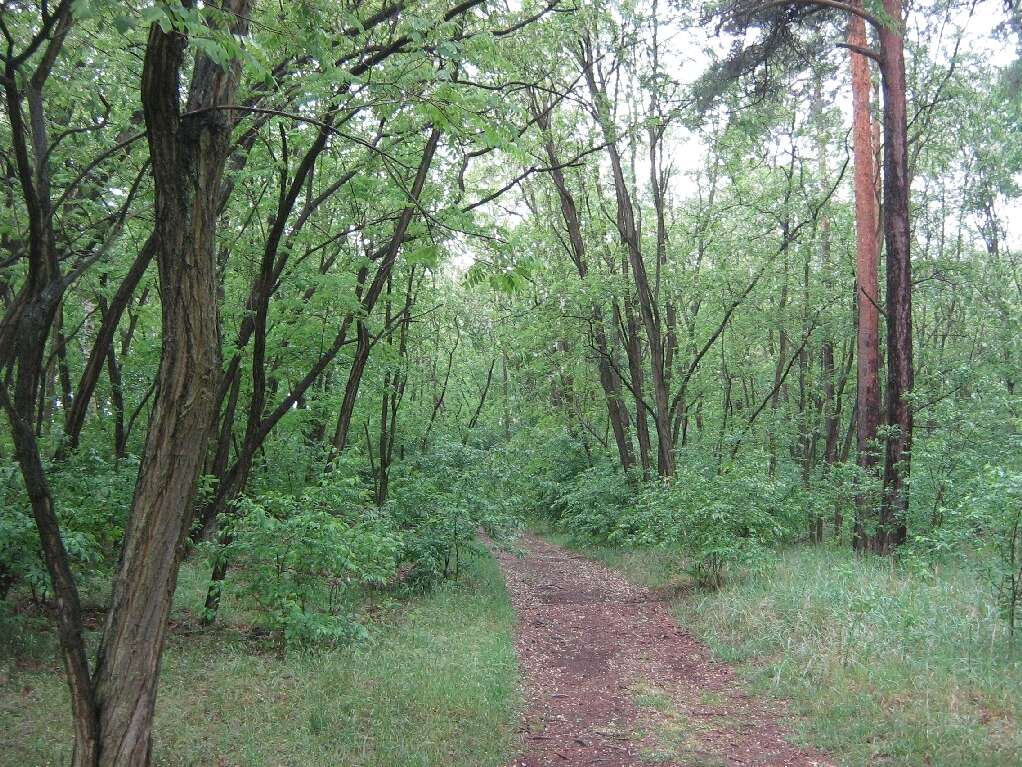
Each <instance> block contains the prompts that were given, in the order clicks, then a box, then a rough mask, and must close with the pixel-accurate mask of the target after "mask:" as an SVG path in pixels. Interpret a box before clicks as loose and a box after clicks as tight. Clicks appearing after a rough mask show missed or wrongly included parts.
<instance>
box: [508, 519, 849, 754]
mask: <svg viewBox="0 0 1022 767" xmlns="http://www.w3.org/2000/svg"><path fill="white" fill-rule="evenodd" d="M521 545H522V546H523V547H524V548H525V549H526V551H527V553H526V555H525V556H524V557H517V556H515V555H513V554H510V553H506V552H498V553H497V558H498V560H499V561H500V564H501V568H502V569H503V571H504V578H505V580H506V582H507V587H508V591H509V592H510V594H511V601H512V604H513V605H514V607H515V609H516V610H517V612H518V629H517V637H516V644H517V651H518V659H519V664H520V666H521V669H522V674H523V678H524V684H525V698H526V711H525V718H524V722H523V727H522V730H523V732H522V737H523V741H524V754H522V755H521V756H519V757H518V758H517V759H516V760H515V761H514V762H512V765H511V767H548V766H549V765H558V766H559V767H583V766H585V767H589V766H590V765H593V766H597V765H599V766H600V767H638V766H639V765H677V766H678V767H732V766H737V765H742V766H744V765H755V767H829V765H830V763H829V762H828V761H827V760H826V758H825V757H824V755H823V754H821V753H814V752H809V751H806V750H803V749H799V748H797V747H795V746H793V745H791V744H790V743H789V742H788V741H787V740H786V739H785V735H786V732H785V729H784V727H783V726H782V724H781V720H782V719H783V716H784V714H783V712H781V711H780V710H779V708H780V707H779V705H778V704H776V703H770V702H766V701H760V700H757V699H754V698H752V697H750V696H749V695H748V694H747V693H745V692H744V690H743V689H742V687H741V684H740V683H739V682H738V680H737V679H736V678H735V675H734V672H733V670H732V669H731V668H730V667H728V666H727V665H725V664H722V663H718V662H715V661H714V660H712V658H711V657H710V653H709V651H708V650H707V649H706V647H704V646H703V645H702V644H700V643H699V642H697V641H696V640H695V639H694V638H693V637H691V636H690V635H689V634H687V633H685V632H684V631H682V630H681V629H680V628H679V627H678V625H677V624H676V623H675V621H674V619H673V617H672V616H671V614H670V612H669V610H668V606H667V605H666V604H665V603H663V602H662V601H659V600H658V599H657V597H656V596H655V595H654V594H653V593H652V592H650V591H648V590H647V589H643V588H639V587H636V586H633V585H631V584H629V583H628V582H627V581H626V580H625V579H624V578H623V577H622V576H620V575H619V574H617V573H615V572H614V571H612V570H610V569H608V568H606V567H604V566H603V565H600V564H598V563H596V562H593V561H591V560H589V559H586V558H584V557H582V556H578V555H576V554H572V553H571V552H568V551H566V550H564V549H562V548H560V547H559V546H555V545H553V544H551V543H548V542H546V541H543V540H542V539H540V538H537V537H535V536H533V535H526V536H525V537H524V538H523V539H522V541H521Z"/></svg>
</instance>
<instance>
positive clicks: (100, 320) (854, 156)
mask: <svg viewBox="0 0 1022 767" xmlns="http://www.w3.org/2000/svg"><path fill="white" fill-rule="evenodd" d="M884 8H885V10H884V12H883V15H882V16H878V15H874V14H873V13H872V12H867V11H863V10H862V9H861V8H858V6H853V5H848V6H846V5H845V4H844V3H840V2H838V3H835V2H828V3H822V4H814V3H812V2H809V3H791V4H784V3H764V4H755V3H753V4H749V3H745V2H734V3H731V2H725V3H709V4H706V5H700V4H697V3H684V2H680V3H674V2H672V3H661V2H658V1H657V0H648V1H646V0H644V1H643V2H634V3H633V2H629V3H617V2H596V3H583V4H574V5H570V6H569V4H566V3H563V2H558V0H551V2H549V3H547V2H536V1H534V0H526V2H522V3H508V4H495V3H488V2H483V0H469V1H468V2H463V3H450V4H447V3H443V2H433V0H427V2H422V3H405V2H396V3H391V2H389V1H387V2H369V3H361V2H355V3H349V2H316V1H313V2H300V3H284V4H281V3H264V2H256V1H254V0H224V2H211V3H192V2H180V3H179V2H163V1H162V0H160V1H158V2H155V3H148V2H142V3H128V4H123V3H113V2H106V1H105V0H87V1H86V0H74V2H71V1H70V0H65V1H63V2H58V3H31V2H4V3H2V4H0V21H2V25H0V33H2V36H3V41H2V42H0V47H2V48H3V52H2V55H0V63H2V64H3V66H4V73H3V76H2V84H3V89H4V92H5V95H6V106H5V111H4V114H3V117H2V118H0V191H2V193H3V198H4V206H3V209H2V211H0V312H2V315H3V317H2V320H0V409H2V411H3V414H4V421H3V424H4V426H3V429H2V430H0V603H2V604H0V609H2V610H3V611H4V612H5V616H6V617H5V618H4V620H5V621H12V622H11V624H10V625H12V626H15V625H20V624H17V620H16V619H14V618H11V617H10V616H12V615H15V614H21V613H24V611H25V610H26V609H30V608H31V606H32V605H35V606H36V607H41V606H46V605H49V606H51V607H52V611H53V616H54V618H55V621H56V626H57V633H58V637H59V641H60V644H61V647H62V652H63V658H64V662H65V666H66V669H67V673H68V678H69V681H70V683H71V690H72V707H73V709H74V716H75V722H76V744H77V745H76V749H77V750H76V752H75V760H76V764H80V765H91V764H114V763H115V762H116V760H115V759H114V757H109V758H110V759H112V760H114V761H104V759H107V757H104V756H103V754H107V755H109V754H110V753H111V751H110V749H111V748H112V746H111V743H115V742H116V743H120V741H119V740H118V738H119V733H123V731H124V729H125V728H126V727H127V725H126V724H125V722H126V721H127V719H126V718H125V717H126V715H125V713H124V712H125V711H128V710H129V709H132V707H135V706H137V707H138V710H146V711H149V714H148V715H147V716H148V717H149V719H147V720H146V723H144V724H143V725H142V726H140V727H137V728H136V727H134V725H132V728H131V731H132V732H133V733H136V737H137V742H132V743H131V744H129V745H128V746H124V748H126V749H128V751H130V752H131V753H130V754H128V753H127V752H125V753H126V754H127V755H126V756H124V759H125V760H126V761H123V762H116V763H123V764H129V763H130V764H136V763H137V764H141V763H143V762H144V761H146V760H147V759H148V754H149V752H150V742H149V738H150V724H151V716H152V713H151V711H152V705H151V702H152V701H153V700H154V699H155V695H156V683H155V681H154V680H155V675H156V669H158V668H159V658H160V653H161V652H162V646H163V641H164V633H165V630H166V625H167V619H168V616H169V614H170V609H171V601H172V596H173V593H174V589H175V586H176V583H177V573H178V570H179V567H180V565H181V562H182V561H183V560H185V561H188V562H189V565H190V566H191V565H194V566H196V567H202V568H205V569H206V570H208V571H209V576H210V577H209V581H208V583H207V584H206V586H205V589H206V593H207V596H206V599H205V604H204V607H203V608H202V610H201V613H200V614H199V615H197V616H196V619H197V621H198V622H201V623H202V625H204V626H207V627H208V626H209V625H210V624H214V623H216V621H217V620H218V617H219V611H220V609H221V605H222V602H223V601H224V600H229V602H230V604H232V605H235V606H241V609H244V610H246V611H250V613H251V615H252V616H254V618H253V620H254V621H255V622H256V623H258V624H259V625H260V626H261V628H262V630H264V631H266V632H268V633H269V634H270V635H272V637H273V641H274V642H275V643H276V645H277V647H278V649H279V650H280V651H282V652H284V651H286V650H287V649H288V648H290V647H294V646H297V645H313V646H330V645H333V646H336V645H344V644H347V643H350V642H352V641H355V642H358V641H364V640H365V638H366V636H367V633H366V623H367V621H369V620H370V617H367V615H366V614H365V612H364V611H363V610H362V605H363V603H364V601H365V600H367V599H368V598H369V596H368V595H371V594H373V593H374V592H378V591H380V590H387V591H388V592H393V593H395V594H397V593H409V592H412V591H421V590H428V589H430V588H434V587H437V586H438V585H440V584H442V583H443V582H444V581H448V580H451V579H457V578H459V576H460V574H461V572H462V570H463V563H464V561H465V559H466V558H467V557H472V556H474V555H475V554H476V553H478V551H479V550H480V549H479V547H480V546H482V545H483V544H482V543H480V537H479V532H480V531H484V532H485V533H486V534H488V535H489V536H490V537H491V538H493V539H495V540H497V541H498V543H499V544H501V545H502V544H503V542H504V541H506V540H507V539H509V538H510V533H512V532H513V531H514V530H515V528H516V527H519V526H521V525H523V524H525V523H526V522H527V521H528V520H530V519H531V520H535V519H536V518H543V519H544V521H545V523H549V524H552V525H554V526H556V527H558V528H559V529H561V530H562V531H568V532H570V533H572V534H574V535H575V536H578V537H579V538H580V539H585V540H588V541H590V542H595V543H608V544H613V545H627V546H638V547H646V548H651V549H652V548H657V549H668V550H671V551H676V552H681V553H682V554H683V555H684V561H685V562H686V565H684V567H685V568H687V570H688V571H689V573H690V574H691V575H692V576H693V577H694V578H695V580H696V581H697V582H698V583H699V584H701V585H702V586H705V587H710V588H719V587H721V586H722V585H724V584H725V583H726V582H728V581H729V580H735V579H738V578H742V577H748V578H752V579H754V578H755V577H756V574H757V573H759V572H762V571H763V568H764V567H765V565H766V564H767V563H769V562H771V561H774V560H775V558H776V555H777V551H778V550H779V548H781V547H784V546H788V545H791V544H815V545H832V546H836V547H849V548H850V547H852V546H855V548H856V550H858V551H860V552H861V553H862V554H863V556H869V554H868V553H867V552H872V553H874V554H893V555H894V556H895V557H896V558H897V561H898V562H899V563H900V564H901V566H904V567H916V568H923V569H926V568H931V567H935V566H936V565H938V564H941V563H946V562H948V561H949V560H955V561H956V562H958V563H960V564H961V565H962V566H964V567H968V568H974V569H975V571H976V572H977V573H979V574H980V575H981V576H982V577H983V578H984V579H985V580H986V582H988V583H989V586H990V589H991V593H992V594H993V595H995V599H996V600H997V604H998V605H1000V608H1001V612H1002V614H1003V617H1004V618H1006V620H1007V621H1008V625H1009V626H1010V627H1011V628H1012V629H1014V627H1015V624H1016V620H1017V615H1018V613H1019V611H1020V608H1022V450H1020V447H1022V443H1020V436H1019V435H1020V430H1022V393H1020V390H1019V386H1020V381H1019V379H1020V375H1022V262H1020V260H1019V254H1018V253H1019V252H1018V250H1017V248H1018V247H1019V242H1020V241H1019V237H1020V232H1019V229H1018V221H1017V218H1018V203H1019V197H1020V192H1019V186H1018V183H1019V174H1020V172H1022V151H1020V147H1022V141H1020V139H1022V119H1020V107H1022V101H1020V99H1019V89H1018V80H1019V65H1018V62H1017V61H1016V60H1015V57H1014V56H1011V55H1008V54H1010V53H1011V49H1012V47H1013V46H1016V45H1022V43H1020V42H1019V37H1018V30H1019V22H1018V14H1017V11H1016V10H1012V9H1011V8H1008V9H1007V10H1003V9H1000V8H993V7H990V8H987V7H986V6H968V7H966V6H962V5H961V4H958V3H954V2H945V1H944V0H934V1H933V2H928V3H926V4H924V5H922V6H915V5H914V6H913V7H912V8H911V9H910V13H908V14H907V17H906V21H905V22H904V24H901V23H900V22H899V21H898V19H900V18H901V17H902V12H903V9H902V7H901V4H900V3H898V2H895V0H887V2H886V3H885V4H884ZM849 14H851V15H852V16H855V17H858V18H862V17H863V16H865V17H866V21H867V22H868V23H869V24H870V30H869V32H868V34H867V36H866V39H867V42H868V44H869V45H875V48H870V49H869V50H867V51H866V54H868V57H869V58H873V59H879V60H881V61H882V62H883V67H881V70H882V72H883V76H884V78H886V79H882V80H881V78H880V76H879V72H875V73H874V76H876V78H877V80H876V82H877V84H879V85H882V86H883V87H882V88H880V91H881V92H882V93H883V100H882V101H881V102H880V103H873V104H872V107H870V106H869V100H870V98H873V97H872V96H871V94H870V93H869V89H868V88H867V89H866V92H865V98H866V102H867V106H866V111H865V112H862V111H860V112H858V115H859V117H858V118H856V119H860V118H861V117H862V116H863V114H865V117H866V118H867V119H866V130H865V132H862V131H858V130H851V129H850V126H851V125H852V122H851V121H850V119H849V104H850V103H851V95H850V88H851V87H853V82H854V79H853V78H852V76H851V74H850V72H849V58H850V56H853V55H854V56H860V53H861V51H860V53H854V54H853V53H851V52H850V50H849V49H848V48H847V46H843V45H840V43H842V41H844V40H845V35H846V31H847V27H848V19H849ZM995 25H996V28H994V27H995ZM714 30H716V31H717V32H718V33H720V36H716V37H715V36H714V33H713V31H714ZM902 43H903V44H904V47H905V54H904V55H903V56H902V55H901V45H902ZM859 48H860V49H861V46H859ZM855 49H856V46H855V45H853V46H852V50H855ZM989 50H994V51H996V52H998V54H999V57H1000V58H998V59H996V60H995V59H994V58H992V57H991V56H989V55H988V52H989ZM860 58H861V60H862V61H864V62H865V61H866V60H867V57H864V56H860ZM898 66H901V67H903V68H904V75H905V82H904V83H901V84H900V85H899V83H898V82H897V77H896V76H895V75H896V71H897V67H898ZM866 72H867V78H866V79H867V81H868V79H869V77H868V72H869V65H868V64H867V66H866ZM867 84H868V83H867ZM857 94H858V95H857V97H856V98H857V99H859V97H860V96H862V95H863V94H862V92H861V91H857ZM856 103H857V104H859V103H860V101H858V100H857V101H856ZM870 109H871V110H872V111H871V112H870ZM899 110H900V112H899ZM906 110H907V111H906ZM870 114H872V117H870ZM899 115H900V116H899ZM870 120H872V121H873V122H870ZM899 121H900V122H899ZM856 124H857V125H859V126H860V127H861V123H856ZM870 126H873V127H872V128H871V127H870ZM881 126H883V131H884V134H883V135H884V136H885V138H884V140H883V141H882V142H881ZM899 126H900V127H899ZM873 128H875V136H874V132H873ZM902 134H904V135H902ZM863 136H865V139H863ZM871 137H872V138H871ZM899 137H901V138H903V139H904V141H901V142H900V143H899ZM863 140H865V141H866V143H867V144H868V147H866V148H865V156H869V157H874V156H879V157H880V159H881V162H880V165H879V166H877V167H873V166H872V164H871V167H870V169H869V173H868V174H866V175H865V176H862V174H861V173H860V174H858V176H857V178H858V177H864V178H866V180H867V183H866V188H865V192H864V188H863V186H862V183H861V178H860V180H859V181H856V180H855V179H854V178H853V176H854V175H855V174H854V173H853V171H854V170H855V164H856V163H859V170H860V171H861V170H862V165H861V163H862V158H863V156H864V155H863V152H862V151H860V152H858V153H857V152H855V151H854V150H855V148H856V143H855V142H856V141H858V142H860V143H859V144H858V145H857V146H858V149H859V150H863V144H862V143H861V142H862V141H863ZM872 142H876V146H874V145H873V143H872ZM881 143H882V144H883V146H882V147H881V146H880V144H881ZM906 174H907V175H906ZM874 176H879V177H881V178H882V179H883V181H884V183H883V191H882V193H880V192H879V191H878V188H877V186H876V184H875V183H874V182H875V181H876V179H875V178H874ZM864 193H868V196H870V197H871V198H872V200H873V203H874V207H875V203H876V201H877V199H878V198H879V199H881V201H882V203H883V205H882V207H883V214H882V215H881V216H880V218H879V220H877V219H873V218H870V219H869V220H865V219H864V218H863V215H862V208H861V206H860V204H859V203H860V202H861V200H862V195H863V194H864ZM901 203H905V208H904V211H902V209H901V207H900V205H901ZM867 230H872V231H873V234H874V235H875V234H876V232H877V231H880V232H881V233H882V234H884V235H885V237H886V240H885V244H884V245H883V246H882V247H877V246H875V243H874V248H873V250H872V252H867V251H868V250H869V249H868V247H866V246H864V244H863V233H864V232H866V231H867ZM874 239H875V238H874ZM864 248H865V249H864ZM881 253H882V254H883V256H884V259H885V260H884V263H882V264H881V263H880V260H879V259H880V256H881ZM864 257H870V258H872V261H871V262H870V263H871V264H872V268H873V269H874V272H875V271H876V270H877V269H878V268H879V271H880V273H881V276H882V278H885V279H881V280H880V282H879V284H880V285H882V286H883V287H882V288H880V289H877V288H876V286H874V288H873V292H874V293H875V294H876V300H875V301H874V300H873V299H872V297H871V296H872V293H871V292H870V290H871V289H870V288H869V286H868V285H866V284H865V283H864V282H863V280H864V277H863V275H864V274H868V271H866V272H864V271H863V266H862V264H863V258H864ZM878 264H879V266H878ZM906 277H907V278H908V279H907V280H906ZM874 279H875V275H874ZM871 316H872V317H873V320H874V321H875V320H876V318H877V317H878V316H879V317H881V324H884V326H885V327H884V331H883V333H881V334H879V335H876V336H875V337H873V338H872V341H870V339H869V338H867V337H866V333H867V327H868V322H869V318H870V317H871ZM867 342H871V343H873V346H874V347H875V348H874V352H876V359H877V360H879V363H878V364H879V369H877V368H874V369H872V371H870V369H869V366H868V365H863V364H861V363H862V362H863V356H862V354H863V351H862V350H864V349H868V343H867ZM864 344H865V345H864ZM867 389H869V390H870V391H874V390H875V391H874V394H876V395H877V396H875V397H874V398H873V399H870V398H869V397H866V396H865V394H866V393H867ZM880 395H883V396H884V397H886V401H884V402H883V404H881V402H882V399H881V396H880ZM871 566H872V565H871ZM97 584H99V585H98V586H97ZM80 590H84V591H85V592H86V593H87V594H88V595H89V597H90V599H98V600H99V601H101V602H102V604H101V605H86V607H90V606H98V607H100V608H101V609H102V610H104V611H105V612H106V616H107V617H106V618H105V620H104V621H103V622H100V623H99V624H96V623H94V622H93V623H90V622H89V621H87V620H86V619H85V618H83V608H82V605H81V604H80V602H81V600H80V597H79V591H80ZM97 594H99V595H102V596H100V597H96V596H95V595H97ZM108 595H109V596H108ZM4 625H7V624H6V623H5V624H4ZM210 630H212V629H210ZM100 638H101V639H102V641H101V642H99V643H98V645H99V648H100V650H99V654H98V655H96V656H95V657H93V656H92V655H91V654H90V653H92V652H93V642H94V640H96V639H100ZM126 648H131V650H130V651H129V650H128V649H126ZM138 648H143V650H141V651H140V650H139V649H138ZM132 664H135V665H132ZM120 747H121V746H118V748H120ZM140 754H143V755H144V757H143V756H139V755H140ZM117 758H120V756H119V757H117ZM132 759H135V760H136V761H132ZM138 759H141V760H142V761H137V760H138Z"/></svg>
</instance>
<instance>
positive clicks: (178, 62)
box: [95, 0, 250, 767]
mask: <svg viewBox="0 0 1022 767" xmlns="http://www.w3.org/2000/svg"><path fill="white" fill-rule="evenodd" d="M223 7H224V10H225V11H226V12H227V13H228V14H229V16H230V17H231V18H232V19H233V20H234V21H233V29H232V32H233V33H235V34H239V35H243V34H245V32H246V31H247V26H248V15H249V10H250V2H249V0H227V1H226V2H224V4H223ZM186 43H187V40H186V38H185V37H184V36H183V35H182V34H180V33H179V32H176V31H171V32H164V31H163V30H162V28H161V27H160V26H159V25H158V24H154V25H153V26H152V27H151V28H150V31H149V40H148V44H147V48H146V56H145V61H144V64H143V70H142V105H143V111H144V114H145V120H146V132H147V138H148V142H149V150H150V157H151V160H152V168H153V179H154V190H155V197H156V203H155V227H154V234H155V237H156V240H157V246H156V254H155V255H156V261H157V265H158V267H159V280H160V291H161V297H162V315H163V346H162V353H161V358H160V369H159V384H158V390H157V393H156V398H155V401H154V403H153V410H152V414H151V416H150V422H149V433H148V436H147V439H146V445H145V450H144V452H143V456H142V464H141V467H140V469H139V479H138V484H137V486H136V489H135V496H134V499H133V500H132V505H131V511H130V513H129V517H128V523H127V526H126V528H125V532H124V543H123V547H122V551H121V561H120V566H119V568H118V571H117V574H116V576H115V578H114V583H113V595H112V598H111V608H110V611H109V613H108V615H107V621H106V628H105V631H104V634H103V642H102V646H101V648H100V651H99V662H98V665H97V668H96V673H95V693H96V703H97V706H98V708H99V758H98V764H99V765H100V767H120V766H121V765H124V766H125V767H126V766H128V765H131V767H139V766H140V765H142V766H144V765H147V764H149V761H150V754H151V747H152V746H151V743H152V722H153V711H154V707H155V703H156V689H157V683H158V680H159V670H160V658H161V655H162V652H163V642H164V635H165V631H166V624H167V616H168V614H169V612H170V606H171V600H172V598H173V595H174V587H175V585H176V582H177V573H178V566H179V563H180V559H181V555H182V553H183V545H184V542H185V538H186V534H187V531H188V525H189V522H190V520H191V510H192V502H193V500H194V497H195V486H196V480H197V478H198V475H199V472H200V470H201V467H202V459H203V455H204V452H205V445H206V438H207V436H208V432H209V428H210V424H211V423H212V422H213V420H214V415H215V414H214V390H215V387H216V382H217V378H218V374H219V370H220V339H219V323H218V317H217V273H216V258H215V252H214V244H215V234H216V212H217V202H218V198H219V194H218V193H219V190H220V184H221V181H222V177H223V169H224V163H225V160H226V157H227V153H228V147H229V142H230V136H231V130H232V127H233V119H232V114H231V112H230V111H228V110H223V109H220V107H222V106H224V105H228V104H231V103H232V102H233V101H234V97H235V94H236V91H237V84H238V69H239V68H238V66H237V64H236V63H235V64H232V65H230V66H229V67H228V68H227V69H226V70H225V69H222V68H221V67H220V66H219V65H217V64H215V63H214V62H213V61H212V60H210V59H209V58H208V57H206V56H204V55H202V54H199V55H198V56H197V58H196V61H195V67H194V73H193V76H192V85H191V89H190V92H189V98H188V102H187V105H186V111H187V112H189V113H190V114H189V115H187V116H182V113H181V104H180V100H179V96H178V93H179V78H180V72H181V67H182V65H183V63H184V62H183V59H184V49H185V45H186Z"/></svg>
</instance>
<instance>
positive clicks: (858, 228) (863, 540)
mask: <svg viewBox="0 0 1022 767" xmlns="http://www.w3.org/2000/svg"><path fill="white" fill-rule="evenodd" d="M848 42H849V44H851V45H856V46H865V45H866V25H865V22H864V21H863V20H862V18H860V17H859V16H852V17H851V21H850V22H849V29H848ZM851 66H852V150H853V155H854V164H855V171H854V191H855V239H856V258H855V281H856V286H857V290H856V306H857V311H858V327H857V331H856V351H857V353H856V381H857V392H858V393H857V399H856V424H857V430H856V431H857V443H858V463H859V466H860V467H862V469H863V470H864V471H866V472H868V473H872V472H873V471H874V470H875V469H874V467H875V466H876V463H877V455H876V449H875V445H874V443H875V441H876V438H877V431H878V429H879V428H880V420H881V403H880V331H879V327H880V311H879V306H880V302H879V298H880V297H879V292H878V285H877V266H878V261H879V258H880V249H879V243H878V241H877V230H878V226H879V214H878V210H877V197H876V160H875V156H874V154H873V137H872V123H873V118H872V116H871V115H870V90H871V85H870V71H869V59H868V58H867V57H865V56H863V55H861V54H858V53H854V52H853V53H852V54H851ZM868 503H869V501H868V498H867V497H866V496H865V495H860V497H859V498H858V500H857V513H856V520H855V531H854V534H853V537H852V545H853V546H854V547H855V549H856V550H859V551H861V550H864V549H865V548H866V547H867V545H868V533H867V525H868V524H871V523H875V522H876V520H872V522H871V521H870V520H869V519H867V517H868V516H869V513H870V510H869V509H868V508H867V506H868Z"/></svg>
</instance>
